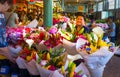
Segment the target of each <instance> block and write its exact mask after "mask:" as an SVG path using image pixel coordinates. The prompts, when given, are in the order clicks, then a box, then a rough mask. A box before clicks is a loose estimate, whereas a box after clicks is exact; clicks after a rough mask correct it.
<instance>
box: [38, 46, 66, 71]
mask: <svg viewBox="0 0 120 77" xmlns="http://www.w3.org/2000/svg"><path fill="white" fill-rule="evenodd" d="M63 53H64V52H63V48H61V49H60V50H57V49H55V51H54V52H53V50H52V48H50V51H48V50H45V51H39V52H38V56H39V59H38V61H37V62H38V63H39V64H40V65H41V66H43V67H44V68H46V69H48V70H52V71H54V70H57V69H58V68H60V67H61V66H62V65H64V64H65V60H64V59H65V57H66V54H63Z"/></svg>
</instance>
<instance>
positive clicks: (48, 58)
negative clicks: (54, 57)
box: [47, 53, 50, 61]
mask: <svg viewBox="0 0 120 77" xmlns="http://www.w3.org/2000/svg"><path fill="white" fill-rule="evenodd" d="M47 60H48V61H50V54H49V53H47Z"/></svg>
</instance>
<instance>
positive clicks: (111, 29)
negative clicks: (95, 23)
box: [107, 16, 116, 43]
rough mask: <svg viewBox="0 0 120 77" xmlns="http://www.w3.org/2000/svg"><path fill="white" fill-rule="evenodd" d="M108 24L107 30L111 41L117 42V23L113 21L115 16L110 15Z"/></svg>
mask: <svg viewBox="0 0 120 77" xmlns="http://www.w3.org/2000/svg"><path fill="white" fill-rule="evenodd" d="M108 25H109V29H108V30H107V32H108V33H109V35H108V37H109V38H110V41H111V42H113V43H115V39H116V24H115V23H114V22H113V17H111V16H110V17H108Z"/></svg>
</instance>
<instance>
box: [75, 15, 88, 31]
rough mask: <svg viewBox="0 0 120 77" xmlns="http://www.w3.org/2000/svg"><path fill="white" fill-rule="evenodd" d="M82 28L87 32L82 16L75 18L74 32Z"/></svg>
mask: <svg viewBox="0 0 120 77" xmlns="http://www.w3.org/2000/svg"><path fill="white" fill-rule="evenodd" d="M82 28H84V32H89V28H88V27H87V26H86V24H85V20H84V18H83V16H77V18H76V31H77V32H78V31H80V30H81V29H82Z"/></svg>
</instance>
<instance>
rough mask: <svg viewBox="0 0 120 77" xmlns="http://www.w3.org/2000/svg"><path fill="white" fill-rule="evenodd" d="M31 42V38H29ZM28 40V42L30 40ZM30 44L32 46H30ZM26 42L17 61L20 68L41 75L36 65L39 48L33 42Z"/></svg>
mask: <svg viewBox="0 0 120 77" xmlns="http://www.w3.org/2000/svg"><path fill="white" fill-rule="evenodd" d="M28 41H29V43H30V41H31V40H28ZM28 41H27V40H26V42H28ZM29 45H30V46H29ZM29 45H28V44H24V46H23V50H22V51H21V52H20V53H19V57H18V58H17V59H16V63H17V64H18V67H19V68H20V69H27V70H28V71H29V73H30V74H31V75H39V72H38V70H37V67H36V65H35V64H36V60H37V59H38V55H37V49H35V47H33V46H31V44H29Z"/></svg>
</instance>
